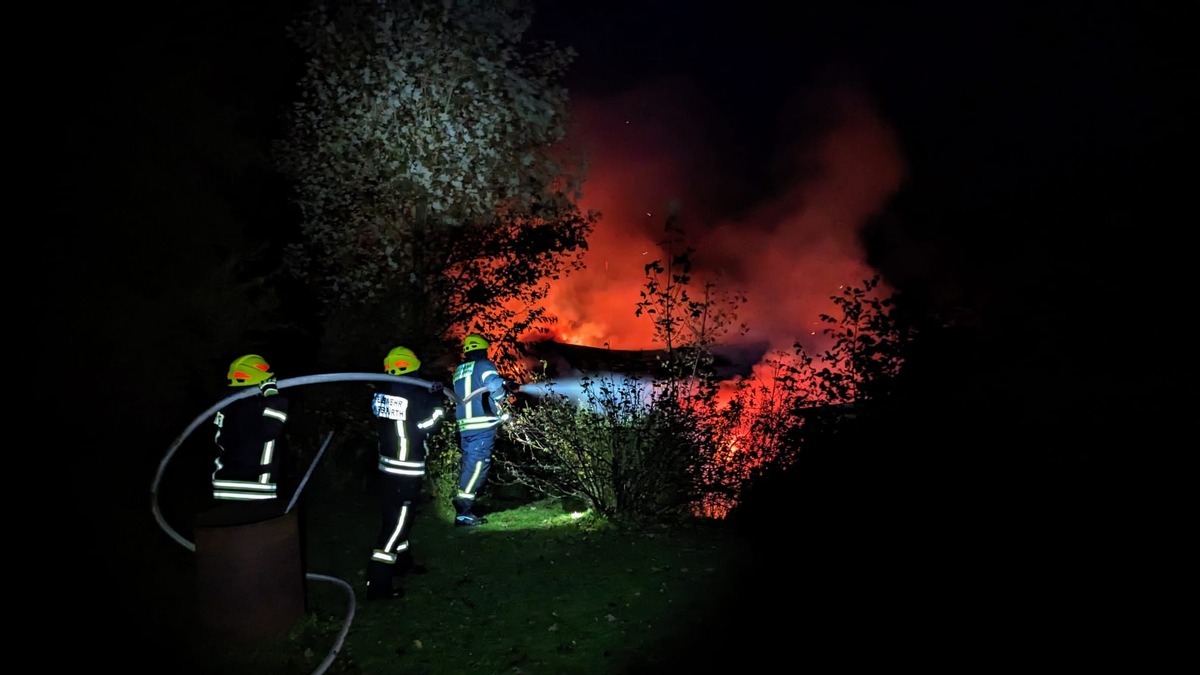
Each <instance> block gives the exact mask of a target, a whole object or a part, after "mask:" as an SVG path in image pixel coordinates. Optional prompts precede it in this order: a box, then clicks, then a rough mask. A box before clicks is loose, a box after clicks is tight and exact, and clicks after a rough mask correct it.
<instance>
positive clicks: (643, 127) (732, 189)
mask: <svg viewBox="0 0 1200 675" xmlns="http://www.w3.org/2000/svg"><path fill="white" fill-rule="evenodd" d="M805 102H806V107H805V108H804V110H811V109H813V108H814V107H816V108H819V109H820V110H822V111H823V112H824V113H826V114H827V116H828V117H829V118H830V119H831V123H830V125H829V126H828V128H827V129H825V130H824V132H823V133H822V134H821V135H819V136H816V137H814V136H812V135H811V133H810V132H809V130H807V129H801V128H797V125H795V124H794V123H792V122H791V120H790V119H786V118H785V119H783V120H781V124H780V125H779V128H780V134H779V135H780V137H781V138H782V139H783V140H782V141H781V142H780V144H779V147H780V148H781V151H780V156H779V157H777V158H775V159H773V160H768V161H773V162H774V163H776V164H780V165H783V166H802V167H805V170H804V171H803V172H800V173H797V174H795V175H794V176H793V177H792V179H791V180H790V181H789V182H786V183H784V185H785V186H786V189H781V190H777V191H773V192H764V191H761V190H756V189H755V186H753V185H744V180H743V179H741V178H739V176H738V175H736V172H735V171H734V170H733V168H732V167H729V166H725V165H724V163H723V162H722V156H721V154H720V153H719V152H718V148H717V147H716V146H714V144H713V143H711V142H709V139H710V138H712V137H713V136H714V135H715V132H714V131H713V127H712V124H714V122H712V117H710V116H707V115H708V113H710V112H711V110H712V104H711V102H710V101H707V100H706V99H704V98H703V96H702V95H701V94H700V93H699V92H698V90H696V89H695V88H694V87H691V86H689V85H688V83H686V82H681V81H673V80H668V81H662V82H657V83H654V84H652V85H648V86H646V87H643V88H640V89H637V90H633V91H629V92H627V93H624V94H620V95H617V96H613V97H611V98H606V99H591V100H579V101H575V102H574V104H573V106H574V107H573V109H572V112H573V115H574V118H575V120H576V122H577V125H576V127H575V128H574V132H573V133H574V138H573V140H574V142H575V143H577V144H579V145H581V146H582V147H583V148H584V149H585V151H586V152H587V153H588V158H589V170H588V180H587V183H586V184H585V186H584V194H583V199H582V200H581V202H580V206H581V208H584V209H587V210H596V211H599V212H600V213H601V215H602V218H601V220H600V222H599V223H598V225H597V226H596V229H595V231H594V233H593V236H592V237H591V239H590V240H589V242H588V252H587V254H586V255H585V258H584V262H585V264H586V265H587V268H586V269H585V270H582V271H580V272H576V273H574V274H572V275H570V276H568V277H565V278H563V279H561V280H559V281H557V282H555V284H554V285H553V286H552V288H551V292H550V296H549V298H548V299H547V307H548V309H549V311H550V313H551V314H553V315H554V316H556V317H557V318H558V326H557V327H556V329H555V331H556V332H555V339H558V340H561V341H564V342H569V343H571V344H577V345H587V346H596V347H599V346H608V347H611V348H613V349H653V348H658V347H661V346H662V345H659V344H656V343H655V341H654V335H653V326H652V324H651V323H650V321H649V320H647V319H646V318H645V317H640V318H639V317H636V316H635V308H636V303H637V302H638V300H639V299H640V293H641V291H642V290H644V288H645V282H646V274H645V266H646V265H647V264H648V263H650V262H651V261H653V260H660V261H666V260H667V259H668V254H667V251H666V250H665V249H664V247H663V242H664V240H665V238H666V233H665V232H664V225H665V222H666V218H667V215H668V210H669V209H670V208H672V206H673V205H675V206H677V207H678V212H679V215H680V222H681V223H682V224H683V227H684V230H685V236H686V241H687V244H688V245H690V246H692V247H693V248H694V249H695V255H694V262H695V269H694V271H695V274H694V277H695V278H696V279H697V280H709V279H711V280H715V281H716V282H717V283H718V284H719V288H723V289H725V290H727V291H737V292H741V293H744V294H745V297H746V299H747V300H746V302H745V303H744V304H742V306H741V307H740V310H739V315H740V316H739V319H740V321H741V322H743V323H745V324H746V325H747V326H748V328H749V332H748V333H747V335H746V339H747V340H759V341H765V342H767V343H769V345H770V347H771V349H782V350H789V351H790V349H791V346H792V344H793V343H794V342H797V341H799V342H801V343H802V344H804V345H805V346H806V348H808V349H809V350H810V353H819V352H820V351H821V350H823V348H824V347H825V344H824V342H823V340H822V335H821V332H820V324H819V315H820V314H822V313H829V312H832V310H833V309H834V305H833V304H832V302H831V300H830V298H831V297H833V296H836V295H838V294H839V288H840V287H842V286H843V285H844V284H847V283H858V282H861V281H862V280H864V279H866V278H868V277H870V276H872V275H873V274H874V271H873V270H872V269H871V268H870V267H869V266H868V265H867V263H866V256H865V253H864V252H863V250H862V249H861V246H860V244H859V241H858V232H859V229H860V228H861V227H862V226H863V225H864V223H865V222H866V221H867V219H869V218H870V217H871V216H873V215H875V214H876V213H878V212H880V211H881V210H882V209H883V208H884V206H885V205H886V203H887V201H888V200H889V199H890V198H891V196H892V195H893V194H894V193H895V192H896V191H897V190H898V189H899V187H900V184H901V181H902V180H903V176H904V162H903V160H902V158H901V155H900V152H899V147H898V144H897V141H896V139H895V136H894V133H893V132H892V130H891V128H890V127H889V125H888V124H887V123H886V122H885V121H884V120H883V119H882V118H881V117H880V116H879V114H878V113H877V112H876V111H875V110H874V108H873V107H872V105H871V102H870V100H869V98H868V97H867V96H866V95H865V93H864V92H863V91H862V90H861V89H859V88H857V87H856V86H854V85H853V84H852V83H847V84H843V85H839V86H835V87H832V88H830V89H828V90H822V91H820V92H814V93H813V94H812V95H811V96H810V97H808V98H807V99H806V101H805ZM681 120H683V121H682V122H681ZM762 122H763V123H768V122H769V120H762ZM814 168H815V169H816V170H815V171H814V170H813V169H814ZM747 204H748V205H749V206H746V205H747ZM880 290H884V291H886V289H882V288H881V289H880Z"/></svg>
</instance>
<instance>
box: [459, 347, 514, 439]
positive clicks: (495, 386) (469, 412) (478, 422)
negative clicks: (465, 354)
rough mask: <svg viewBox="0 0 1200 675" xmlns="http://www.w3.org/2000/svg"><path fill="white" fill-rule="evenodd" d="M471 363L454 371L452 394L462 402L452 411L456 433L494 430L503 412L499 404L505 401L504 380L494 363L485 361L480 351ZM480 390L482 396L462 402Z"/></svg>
mask: <svg viewBox="0 0 1200 675" xmlns="http://www.w3.org/2000/svg"><path fill="white" fill-rule="evenodd" d="M479 351H480V354H479V355H478V356H474V357H473V358H471V360H469V361H467V362H466V363H463V364H462V365H460V366H459V367H458V368H456V369H455V370H454V394H455V396H457V397H458V399H459V400H460V401H464V402H463V403H460V404H458V406H457V407H456V408H455V410H454V416H455V418H456V422H455V423H456V424H457V425H458V430H459V431H460V432H461V431H478V430H480V429H494V428H495V427H497V426H499V424H500V416H501V415H502V414H503V413H504V410H503V408H502V407H501V401H504V400H506V399H507V398H508V394H507V393H506V392H505V391H504V378H503V377H501V376H500V373H499V372H498V371H497V370H496V364H494V363H492V361H491V360H490V359H488V357H487V354H486V353H485V352H483V350H479ZM481 389H482V390H483V393H482V394H480V395H478V396H476V397H475V398H472V399H471V400H469V401H466V400H465V399H466V398H467V397H468V396H470V395H471V394H472V393H474V392H476V391H479V390H481Z"/></svg>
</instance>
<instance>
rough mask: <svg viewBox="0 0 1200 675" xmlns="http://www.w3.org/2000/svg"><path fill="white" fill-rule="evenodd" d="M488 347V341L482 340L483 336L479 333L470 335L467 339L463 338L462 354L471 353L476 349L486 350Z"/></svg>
mask: <svg viewBox="0 0 1200 675" xmlns="http://www.w3.org/2000/svg"><path fill="white" fill-rule="evenodd" d="M489 346H490V345H488V341H487V340H484V339H483V336H482V335H480V334H479V333H471V334H470V335H468V336H467V337H465V338H463V353H464V354H465V353H467V352H473V351H475V350H476V349H487V348H488V347H489Z"/></svg>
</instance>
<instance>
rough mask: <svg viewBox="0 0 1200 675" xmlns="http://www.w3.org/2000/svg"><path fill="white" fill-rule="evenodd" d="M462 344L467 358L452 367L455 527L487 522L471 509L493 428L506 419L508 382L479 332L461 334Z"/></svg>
mask: <svg viewBox="0 0 1200 675" xmlns="http://www.w3.org/2000/svg"><path fill="white" fill-rule="evenodd" d="M462 344H463V356H464V357H465V358H466V361H465V362H463V363H462V364H461V365H459V366H458V368H456V369H455V371H454V394H455V396H457V397H458V400H459V401H462V403H459V404H458V405H457V406H456V407H455V413H454V414H455V418H456V420H455V423H456V425H457V430H458V438H459V445H460V446H461V447H462V459H461V460H460V461H461V463H460V467H459V477H458V493H457V494H455V495H454V499H453V500H452V502H453V504H454V512H455V516H454V525H455V527H475V526H477V525H482V524H484V523H486V522H487V518H483V517H480V516H477V515H475V514H474V513H473V509H474V506H475V499H476V497H478V495H479V491H480V489H481V488H482V487H483V485H484V482H485V481H486V480H487V476H488V470H489V469H491V466H492V448H493V446H495V444H496V429H497V427H499V426H500V424H501V423H503V422H505V421H507V420H508V413H507V412H505V410H504V404H505V403H506V402H507V401H508V391H507V387H508V384H507V383H506V382H505V380H504V378H502V377H501V376H500V373H499V371H497V370H496V364H494V363H492V361H491V359H489V358H488V347H490V346H491V345H489V344H488V341H487V340H485V339H483V336H482V335H479V334H478V333H471V334H470V335H468V336H466V337H465V338H463V343H462ZM468 398H469V400H468Z"/></svg>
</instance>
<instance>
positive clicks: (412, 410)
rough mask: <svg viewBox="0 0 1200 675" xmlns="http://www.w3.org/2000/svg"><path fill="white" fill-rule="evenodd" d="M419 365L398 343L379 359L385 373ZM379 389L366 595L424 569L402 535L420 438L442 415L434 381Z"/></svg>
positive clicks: (388, 589)
mask: <svg viewBox="0 0 1200 675" xmlns="http://www.w3.org/2000/svg"><path fill="white" fill-rule="evenodd" d="M420 367H421V360H420V359H418V358H417V355H416V354H415V353H413V350H411V349H409V348H407V347H403V346H399V347H395V348H393V349H392V350H391V351H389V352H388V353H387V356H385V357H384V359H383V371H384V372H385V373H388V374H389V375H407V376H410V377H411V376H413V373H416V372H417V370H418V369H419V368H420ZM380 389H381V391H377V392H376V393H375V395H374V396H373V397H372V399H371V411H372V412H373V413H374V415H375V417H376V418H377V420H378V433H379V471H380V472H381V473H382V476H381V477H380V478H381V483H382V494H381V495H380V497H381V498H380V506H381V508H380V511H381V518H380V529H379V534H378V535H377V537H376V539H375V548H374V549H373V550H372V551H371V558H370V560H369V561H368V562H367V599H368V600H379V599H386V598H398V597H401V596H403V595H404V589H403V588H402V587H401V586H399V585H397V584H398V581H396V580H398V579H399V578H400V577H402V576H403V575H404V574H408V573H411V574H421V573H423V572H424V571H425V568H424V566H422V565H419V564H417V563H416V562H414V560H413V554H412V551H411V550H410V548H409V543H408V536H409V533H410V532H411V531H412V523H413V516H414V515H415V514H414V512H413V506H414V504H415V503H416V501H417V498H418V497H420V495H421V483H422V482H423V480H424V478H425V453H426V445H425V444H426V441H427V440H428V439H429V437H430V436H432V435H433V434H434V433H435V432H436V430H437V428H438V427H439V426H440V424H441V422H442V418H443V417H444V416H445V409H444V408H443V406H442V403H443V401H444V398H445V397H444V396H443V394H442V393H441V392H442V384H441V383H440V382H433V383H430V384H428V385H421V384H417V383H409V382H387V383H384V384H383V385H382V386H381V387H380Z"/></svg>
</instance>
